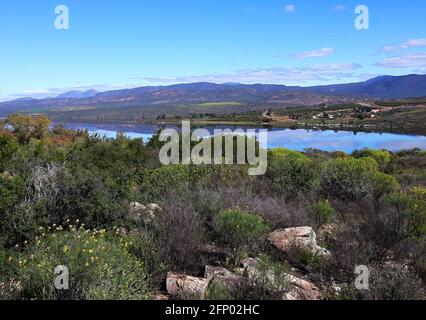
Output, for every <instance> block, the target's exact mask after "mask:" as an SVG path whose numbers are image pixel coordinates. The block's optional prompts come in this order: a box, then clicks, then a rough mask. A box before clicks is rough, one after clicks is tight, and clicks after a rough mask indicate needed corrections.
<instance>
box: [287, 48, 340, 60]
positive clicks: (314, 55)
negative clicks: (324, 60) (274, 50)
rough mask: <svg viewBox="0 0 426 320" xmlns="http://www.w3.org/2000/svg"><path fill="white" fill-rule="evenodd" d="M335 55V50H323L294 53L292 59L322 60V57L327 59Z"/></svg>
mask: <svg viewBox="0 0 426 320" xmlns="http://www.w3.org/2000/svg"><path fill="white" fill-rule="evenodd" d="M333 53H334V48H321V49H318V50H312V51H304V52H299V53H294V54H292V55H291V57H292V58H294V59H308V58H321V57H327V56H329V55H331V54H333Z"/></svg>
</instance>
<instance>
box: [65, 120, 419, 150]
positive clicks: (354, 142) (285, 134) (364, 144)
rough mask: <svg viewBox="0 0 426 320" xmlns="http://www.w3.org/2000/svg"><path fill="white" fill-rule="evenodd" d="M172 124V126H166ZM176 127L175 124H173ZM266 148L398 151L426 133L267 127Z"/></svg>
mask: <svg viewBox="0 0 426 320" xmlns="http://www.w3.org/2000/svg"><path fill="white" fill-rule="evenodd" d="M67 126H68V127H69V128H70V129H75V130H82V129H87V130H88V131H89V132H90V133H91V134H99V135H100V136H105V137H108V138H115V137H116V135H117V132H122V133H124V134H125V135H126V136H128V137H129V138H143V139H144V141H148V140H149V139H150V138H151V137H152V135H153V134H154V133H155V132H157V131H158V130H159V127H158V126H156V125H149V124H135V125H133V124H93V123H67ZM170 127H173V126H170ZM174 128H176V126H175V127H174ZM204 128H205V129H207V130H209V132H211V133H213V130H214V129H227V128H229V129H231V130H234V129H236V128H237V127H230V126H215V127H212V126H210V127H204ZM267 147H268V148H278V147H283V148H288V149H292V150H298V151H302V150H304V149H306V148H315V149H320V150H324V151H344V152H347V153H351V152H352V151H354V150H359V149H363V148H369V149H386V150H390V151H398V150H403V149H412V148H420V149H423V150H426V136H419V135H406V134H394V133H373V132H356V133H354V132H351V131H333V130H323V131H321V130H305V129H297V130H291V129H280V128H274V129H270V130H269V131H268V145H267Z"/></svg>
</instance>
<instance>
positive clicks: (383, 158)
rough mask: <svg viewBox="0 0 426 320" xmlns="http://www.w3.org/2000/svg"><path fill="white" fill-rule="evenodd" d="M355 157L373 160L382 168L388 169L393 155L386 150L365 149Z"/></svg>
mask: <svg viewBox="0 0 426 320" xmlns="http://www.w3.org/2000/svg"><path fill="white" fill-rule="evenodd" d="M353 155H354V156H355V157H358V158H366V157H370V158H373V159H374V160H376V161H377V163H378V164H379V165H380V166H382V167H386V166H387V165H388V164H389V162H390V161H391V159H392V155H391V154H390V152H389V151H386V150H371V149H364V150H361V151H356V152H354V153H353Z"/></svg>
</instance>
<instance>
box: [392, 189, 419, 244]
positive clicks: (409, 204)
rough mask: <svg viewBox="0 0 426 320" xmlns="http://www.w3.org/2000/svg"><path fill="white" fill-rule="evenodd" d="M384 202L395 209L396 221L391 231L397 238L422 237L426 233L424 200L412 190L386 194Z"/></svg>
mask: <svg viewBox="0 0 426 320" xmlns="http://www.w3.org/2000/svg"><path fill="white" fill-rule="evenodd" d="M385 202H386V203H387V204H388V205H389V206H391V208H392V209H393V210H394V211H395V213H396V215H397V217H396V220H397V221H396V222H395V223H394V224H391V225H390V226H389V227H391V228H392V227H393V228H394V230H393V232H394V233H395V234H396V237H397V238H400V239H404V238H412V237H422V236H424V235H426V201H425V200H423V199H421V198H419V196H418V194H416V193H413V192H399V193H394V194H391V195H388V196H387V197H386V198H385Z"/></svg>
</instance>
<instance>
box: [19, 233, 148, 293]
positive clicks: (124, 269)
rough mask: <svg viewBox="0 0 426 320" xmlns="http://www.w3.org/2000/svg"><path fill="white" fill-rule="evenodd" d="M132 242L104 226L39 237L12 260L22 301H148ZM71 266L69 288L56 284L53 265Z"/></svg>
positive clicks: (142, 269) (54, 266) (142, 274)
mask: <svg viewBox="0 0 426 320" xmlns="http://www.w3.org/2000/svg"><path fill="white" fill-rule="evenodd" d="M131 245H132V244H131V243H129V242H127V241H126V240H125V239H123V238H120V236H119V235H118V232H117V235H113V234H110V233H107V232H106V231H105V230H101V231H89V230H82V229H79V230H76V229H75V227H72V226H70V230H69V231H61V228H57V231H55V233H52V234H49V235H46V236H44V235H41V236H40V238H37V239H35V243H34V244H33V245H31V246H29V247H27V248H25V249H24V251H23V252H22V253H21V254H20V255H19V257H18V258H17V259H14V260H13V261H12V263H14V264H15V267H16V273H17V279H19V281H20V284H21V287H22V289H21V291H20V294H19V297H20V298H22V299H48V300H51V299H73V300H74V299H77V300H80V299H89V300H91V299H96V300H99V299H100V300H104V299H106V300H112V299H118V300H121V299H125V300H127V299H135V300H138V299H146V298H148V297H149V296H148V285H147V273H146V271H145V268H144V265H143V263H142V262H140V261H138V260H137V259H136V258H135V257H134V256H132V255H131V254H129V250H128V249H129V246H131ZM60 265H63V266H66V267H68V269H69V280H70V283H69V290H61V291H58V290H56V289H55V288H54V284H53V280H54V279H55V275H54V270H55V268H56V267H57V266H60Z"/></svg>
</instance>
